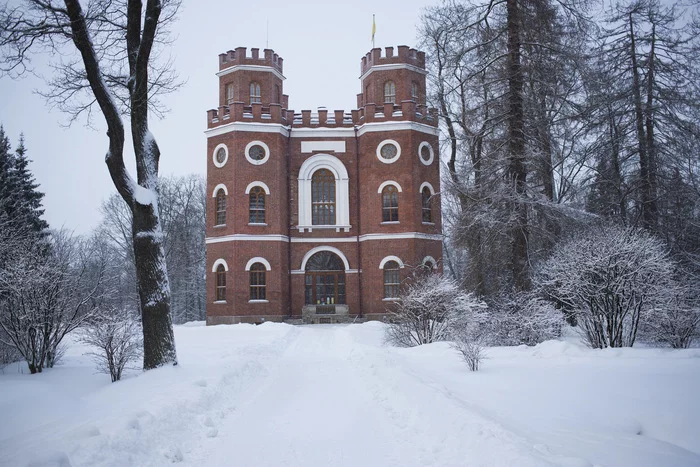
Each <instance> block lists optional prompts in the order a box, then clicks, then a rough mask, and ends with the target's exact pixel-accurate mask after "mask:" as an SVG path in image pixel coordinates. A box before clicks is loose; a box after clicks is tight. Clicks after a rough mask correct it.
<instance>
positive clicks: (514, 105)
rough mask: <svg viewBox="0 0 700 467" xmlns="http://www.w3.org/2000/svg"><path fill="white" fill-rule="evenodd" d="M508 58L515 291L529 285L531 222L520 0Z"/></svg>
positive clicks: (510, 20) (513, 12)
mask: <svg viewBox="0 0 700 467" xmlns="http://www.w3.org/2000/svg"><path fill="white" fill-rule="evenodd" d="M506 10H507V16H508V17H507V20H506V21H507V29H508V56H507V62H506V69H507V72H508V166H507V168H506V173H507V177H508V182H509V183H510V184H511V186H512V189H513V190H514V193H513V199H512V209H513V211H514V214H515V219H514V222H513V225H512V228H511V232H510V235H511V242H512V251H511V255H512V256H511V268H512V274H513V285H514V287H515V289H516V290H526V289H528V288H529V286H530V277H529V276H530V275H529V267H528V259H527V241H528V221H527V204H526V203H525V202H524V198H525V194H526V183H527V170H526V168H525V135H524V116H523V112H524V110H523V81H524V79H523V71H522V67H521V63H520V49H521V42H520V21H521V15H520V7H519V5H518V1H517V0H507V2H506Z"/></svg>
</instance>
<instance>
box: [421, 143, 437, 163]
mask: <svg viewBox="0 0 700 467" xmlns="http://www.w3.org/2000/svg"><path fill="white" fill-rule="evenodd" d="M425 146H427V147H428V149H430V157H429V158H428V160H427V161H426V160H425V159H423V156H422V155H421V153H422V152H423V148H424V147H425ZM418 159H420V161H421V162H422V163H423V165H430V164H432V163H433V161H434V160H435V151H433V145H432V144H430V143H428V142H427V141H423V142H422V143H420V145H419V146H418Z"/></svg>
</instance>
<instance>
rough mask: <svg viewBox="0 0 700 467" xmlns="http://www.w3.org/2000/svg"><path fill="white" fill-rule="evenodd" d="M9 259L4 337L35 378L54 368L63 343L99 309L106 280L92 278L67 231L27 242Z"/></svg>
mask: <svg viewBox="0 0 700 467" xmlns="http://www.w3.org/2000/svg"><path fill="white" fill-rule="evenodd" d="M6 259H7V260H6V261H4V263H3V264H2V265H0V329H2V331H3V334H2V336H0V337H1V338H2V339H3V343H4V344H5V345H10V346H12V347H14V348H15V349H17V352H18V353H19V354H20V355H21V356H22V358H24V360H26V362H27V365H28V366H29V371H30V372H31V373H40V372H41V371H42V370H43V368H51V367H53V365H54V364H55V363H56V361H57V359H58V358H59V357H60V355H61V348H60V347H59V346H60V344H61V342H62V341H63V338H65V336H66V335H67V334H68V333H70V332H71V331H73V330H75V329H77V328H78V327H79V326H80V325H81V324H82V323H83V321H84V320H85V319H86V318H88V317H89V316H90V314H91V313H92V312H93V311H94V309H95V308H96V299H97V289H98V286H99V284H100V281H101V277H100V276H98V277H97V278H88V277H87V274H86V270H85V264H84V263H83V261H82V259H81V258H80V257H79V251H78V246H77V243H76V241H75V240H74V239H73V238H72V236H71V235H69V234H67V233H65V232H53V233H51V235H50V236H49V237H48V238H46V239H45V240H44V239H36V241H34V242H25V243H23V244H21V245H19V246H18V247H17V249H16V250H14V251H12V252H10V253H9V255H8V256H7V258H6ZM93 279H94V281H93Z"/></svg>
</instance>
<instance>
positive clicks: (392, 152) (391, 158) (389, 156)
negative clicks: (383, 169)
mask: <svg viewBox="0 0 700 467" xmlns="http://www.w3.org/2000/svg"><path fill="white" fill-rule="evenodd" d="M399 157H401V146H399V143H397V142H396V141H394V140H393V139H385V140H384V141H382V142H381V143H379V146H377V159H379V160H380V161H382V162H384V163H385V164H392V163H394V162H396V161H397V160H398V159H399Z"/></svg>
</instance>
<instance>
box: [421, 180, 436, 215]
mask: <svg viewBox="0 0 700 467" xmlns="http://www.w3.org/2000/svg"><path fill="white" fill-rule="evenodd" d="M431 196H432V194H431V193H430V189H429V188H428V187H427V186H426V187H424V188H423V190H422V191H421V205H422V206H423V222H433V209H432V207H431V202H430V197H431Z"/></svg>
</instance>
